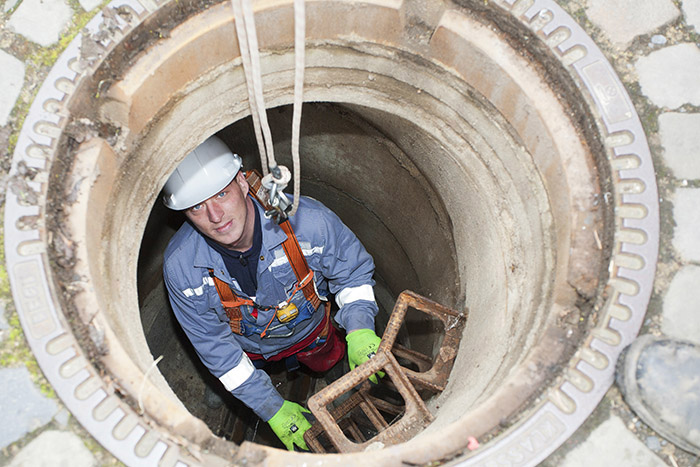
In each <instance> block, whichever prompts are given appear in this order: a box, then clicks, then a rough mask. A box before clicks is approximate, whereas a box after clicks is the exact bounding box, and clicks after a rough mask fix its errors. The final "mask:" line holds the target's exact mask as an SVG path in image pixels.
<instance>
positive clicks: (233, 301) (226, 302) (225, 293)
mask: <svg viewBox="0 0 700 467" xmlns="http://www.w3.org/2000/svg"><path fill="white" fill-rule="evenodd" d="M209 275H210V276H211V277H212V278H213V279H214V286H215V287H216V291H217V292H218V294H219V300H221V304H222V305H223V306H224V311H225V312H226V316H228V324H229V326H230V327H231V331H232V332H233V333H234V334H238V335H242V334H243V331H242V330H241V321H243V314H242V313H241V305H253V301H252V300H246V299H243V298H241V297H239V296H238V295H236V294H234V293H233V291H232V290H231V287H229V286H228V284H227V283H226V282H224V281H222V280H221V279H219V278H218V277H216V276H215V275H214V271H213V270H212V269H210V270H209Z"/></svg>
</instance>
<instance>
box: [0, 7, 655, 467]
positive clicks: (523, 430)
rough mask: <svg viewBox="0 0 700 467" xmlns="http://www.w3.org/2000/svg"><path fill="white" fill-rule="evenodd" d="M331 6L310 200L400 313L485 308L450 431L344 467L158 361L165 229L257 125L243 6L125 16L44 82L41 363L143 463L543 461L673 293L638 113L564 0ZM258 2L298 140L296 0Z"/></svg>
mask: <svg viewBox="0 0 700 467" xmlns="http://www.w3.org/2000/svg"><path fill="white" fill-rule="evenodd" d="M307 3H308V4H307V63H306V66H307V69H306V83H305V100H306V102H307V104H306V106H305V115H304V117H303V119H304V123H303V124H302V127H303V133H302V142H301V145H302V167H303V170H304V177H305V178H304V182H303V183H305V184H306V185H304V186H306V187H307V188H306V190H307V192H308V193H309V194H311V195H313V196H314V197H317V198H320V199H321V200H322V201H324V202H325V203H326V204H328V205H329V206H330V207H331V208H333V209H334V210H335V211H336V212H337V213H338V214H339V215H340V216H341V218H343V219H344V220H346V223H348V224H350V226H351V228H353V229H354V230H356V231H357V233H358V236H360V238H361V239H362V241H363V243H365V245H366V246H367V248H368V250H370V252H371V253H372V254H373V255H374V256H375V258H376V262H377V271H378V274H380V275H381V277H382V279H383V280H382V283H383V286H382V287H383V289H382V292H381V294H379V295H378V296H381V297H384V300H385V301H386V302H387V303H390V302H391V299H392V297H393V298H394V299H395V297H396V295H397V294H398V293H399V292H400V291H401V290H402V289H403V288H415V289H419V290H417V291H418V292H420V293H422V294H423V295H426V296H430V297H431V298H432V299H434V300H436V301H438V302H442V303H445V304H447V305H449V306H451V307H453V308H459V307H464V306H465V305H466V306H468V307H469V309H470V318H469V321H468V322H467V325H466V328H465V334H464V337H463V340H462V345H461V347H460V351H459V354H458V356H457V359H456V362H455V367H454V370H453V373H452V378H451V380H450V382H449V384H448V387H447V388H446V390H445V391H444V392H443V393H442V394H441V395H440V396H439V397H436V398H434V400H431V401H430V403H429V407H430V410H431V412H432V413H433V415H434V416H435V419H436V420H435V422H434V423H433V424H432V425H430V426H429V427H428V428H427V429H426V430H425V431H424V432H422V433H420V434H419V435H418V436H417V437H416V438H415V439H413V440H412V441H411V442H410V443H406V444H402V445H397V446H393V447H389V448H386V449H382V450H379V451H373V452H371V453H356V454H352V455H346V456H345V457H344V458H343V459H339V458H338V457H336V455H312V454H300V453H287V452H285V451H281V450H278V449H273V448H271V447H268V446H263V445H260V444H256V443H250V442H244V443H242V444H241V445H236V444H234V443H230V442H226V441H224V440H222V439H220V438H218V437H216V436H214V435H213V434H212V432H211V431H210V429H209V428H208V427H207V426H206V425H205V424H204V423H203V422H202V421H201V420H199V419H197V418H196V417H194V416H193V415H191V414H190V412H188V410H187V409H186V408H185V405H183V402H182V401H180V400H179V399H178V397H177V396H176V395H175V393H174V392H173V391H172V390H171V389H170V387H169V385H168V382H167V381H166V379H165V378H164V377H163V375H162V374H161V373H160V372H159V371H158V369H157V367H156V366H155V365H154V360H153V357H152V356H151V352H150V351H149V348H148V344H147V342H146V338H145V336H144V331H143V327H142V325H141V318H140V315H139V302H138V299H137V295H138V294H137V282H136V277H137V263H138V258H139V250H140V245H141V242H142V237H143V234H144V229H145V228H146V222H147V219H148V215H147V213H149V212H150V211H151V209H152V207H153V205H154V202H155V201H156V198H157V195H158V192H159V190H160V188H161V187H162V185H163V182H164V181H165V179H166V178H167V176H168V175H169V173H170V171H172V169H173V168H174V167H175V166H176V165H177V163H178V162H179V161H180V160H182V158H183V157H184V156H185V155H186V154H187V152H189V151H190V150H191V149H192V148H193V147H195V146H196V145H197V144H198V143H199V142H201V141H202V140H203V139H204V138H206V137H207V136H209V135H211V134H213V133H215V132H218V131H220V130H222V129H224V128H233V129H234V130H235V129H236V128H241V122H242V121H243V119H244V118H245V117H246V116H247V112H248V107H247V103H246V96H247V92H246V87H245V79H244V75H243V72H242V68H241V66H240V57H239V55H238V54H239V53H238V47H237V44H236V42H235V37H236V35H235V30H234V24H233V19H232V11H231V5H230V3H228V2H216V1H195V0H192V1H178V2H174V1H172V2H162V3H158V2H153V1H151V0H148V1H146V0H142V1H141V2H139V1H137V0H130V1H119V0H115V1H114V2H112V3H111V4H110V5H109V6H108V7H106V8H105V9H104V10H103V12H102V13H100V14H99V15H97V16H96V17H95V18H94V19H93V20H92V21H91V22H90V23H89V25H88V27H87V28H86V30H85V31H84V32H83V34H81V35H80V36H78V37H77V38H76V39H75V40H74V41H73V42H72V43H71V45H70V46H69V47H68V48H67V50H66V51H65V52H64V53H63V55H62V56H61V57H60V59H59V60H58V62H57V64H56V65H55V66H54V68H53V70H52V71H51V73H50V74H49V76H48V78H47V79H46V81H45V82H44V84H43V86H42V88H41V90H40V91H39V94H38V95H37V98H36V100H35V101H34V103H33V105H32V108H31V110H30V113H29V115H28V117H27V119H26V121H25V124H24V126H23V128H22V131H21V133H20V136H19V140H18V143H17V147H16V150H15V154H14V159H13V167H12V172H11V176H12V181H11V183H12V186H13V187H14V188H13V190H12V191H11V192H10V193H8V194H7V200H6V210H5V242H6V256H7V270H8V274H9V276H10V280H11V284H12V290H13V296H14V299H15V303H16V307H17V310H18V313H19V315H20V319H21V322H22V326H23V328H24V329H25V333H26V336H27V339H28V341H29V343H30V345H31V347H32V350H33V351H34V354H35V356H36V358H37V360H38V362H39V364H40V365H41V367H42V369H43V371H44V373H45V374H46V376H47V378H48V380H49V381H50V382H51V384H52V385H53V387H54V389H55V390H56V392H57V393H58V395H59V396H60V397H61V399H62V400H63V401H64V403H65V404H66V406H67V407H68V408H69V409H70V410H71V411H72V413H73V414H74V415H75V416H76V418H77V419H78V420H79V421H80V423H81V424H82V425H83V426H84V427H85V428H86V429H87V430H88V431H89V432H90V433H91V434H92V435H93V436H94V437H95V438H96V439H97V440H98V441H99V442H100V443H102V444H103V445H104V446H105V447H106V448H107V449H109V450H110V451H111V452H112V453H113V454H114V455H115V456H116V457H118V458H119V459H120V460H122V461H123V462H124V463H126V464H128V465H155V464H158V465H164V466H169V465H175V464H176V463H178V462H182V463H185V464H189V465H192V464H205V465H209V464H217V463H229V462H232V461H234V462H241V463H242V462H255V463H262V462H266V463H269V464H290V463H304V462H306V463H309V462H320V463H325V462H336V463H337V462H341V461H342V463H343V464H367V463H372V464H377V463H386V464H389V463H392V464H395V463H399V462H410V463H417V464H423V463H430V462H433V461H447V460H452V461H453V462H459V463H465V464H474V465H501V464H503V465H533V464H536V463H537V462H539V461H540V460H542V459H544V458H545V457H546V456H547V455H548V454H549V453H551V452H552V451H553V450H554V449H555V448H556V447H557V446H559V445H560V444H561V443H562V442H563V441H564V440H566V439H567V438H568V436H570V435H571V434H572V433H573V432H574V431H575V430H576V428H577V427H578V426H579V425H580V424H581V423H582V422H583V421H584V420H585V418H586V417H587V416H588V415H589V414H590V413H591V411H592V410H593V409H594V407H595V406H596V405H597V404H598V402H599V401H600V399H601V398H602V397H603V395H604V394H605V392H606V391H607V389H608V388H609V386H610V384H611V383H612V379H613V373H614V365H615V361H616V359H617V356H618V354H619V352H620V351H621V350H622V348H623V347H624V346H625V345H626V344H628V343H629V342H630V341H631V340H632V339H634V337H635V336H636V334H637V332H638V330H639V327H640V326H641V323H642V320H643V317H644V314H645V311H646V306H647V304H648V300H649V296H650V294H651V289H652V281H653V277H654V272H655V263H656V254H657V249H658V202H657V200H658V197H657V193H656V185H655V178H654V172H653V167H652V163H651V158H650V155H649V149H648V146H647V142H646V138H645V136H644V133H643V131H642V128H641V125H640V122H639V120H638V117H637V115H636V113H635V111H634V107H633V106H632V104H631V102H630V100H629V97H628V96H627V94H626V93H625V90H624V88H623V86H622V84H621V83H620V81H619V80H618V78H617V77H616V75H615V73H614V71H613V69H612V67H611V66H610V65H609V64H608V63H607V61H606V60H605V58H604V57H603V55H602V53H601V52H600V51H599V50H598V48H597V47H596V46H595V44H594V43H593V41H592V40H591V39H590V38H589V37H588V36H586V35H585V34H584V32H583V31H582V30H581V28H580V27H579V26H578V25H577V24H576V23H575V21H574V20H573V19H572V18H571V17H569V16H568V15H567V14H566V13H565V12H564V11H563V10H562V9H561V8H560V7H558V6H557V5H556V3H554V2H553V1H550V0H519V1H508V0H502V1H491V2H483V1H481V0H478V1H476V0H475V1H469V0H462V1H457V0H455V1H453V2H437V1H435V2H432V1H430V2H423V1H412V0H405V1H400V0H367V1H351V0H345V1H330V0H316V1H309V2H307ZM254 7H255V12H256V22H257V29H258V36H259V38H260V42H261V44H260V45H261V60H262V68H263V84H264V88H265V93H266V95H265V98H266V102H267V104H268V106H270V107H271V108H275V109H277V110H276V111H273V112H271V114H274V115H276V117H275V116H272V117H271V121H272V123H273V127H275V125H276V124H279V123H280V122H286V120H285V119H286V115H287V110H286V109H288V107H287V106H288V105H289V104H290V103H291V100H292V83H293V71H294V70H293V63H294V62H293V59H294V56H293V46H292V44H293V34H292V32H293V27H292V24H293V21H292V19H293V15H292V14H293V9H292V2H291V0H290V1H287V0H281V1H258V2H255V5H254ZM236 122H238V123H236ZM284 124H285V125H286V123H284ZM231 125H233V126H231ZM283 126H284V125H281V124H280V125H278V126H277V127H276V128H282V127H283ZM276 131H277V133H278V134H277V135H276V138H277V140H276V141H281V142H284V141H285V138H286V134H285V133H284V131H282V130H276ZM243 143H244V141H243V142H241V145H244V144H243ZM280 144H281V143H280ZM353 222H354V224H353ZM407 283H408V284H410V285H407ZM381 297H380V298H381ZM429 337H430V336H428V338H427V340H425V342H422V341H420V339H417V340H416V342H417V344H416V345H423V346H424V347H427V348H429V347H430V346H431V345H432V343H431V341H430V338H429ZM419 341H420V342H419ZM469 435H472V436H475V437H477V438H479V439H480V440H481V441H483V443H482V447H481V448H480V449H479V450H477V451H474V452H469V451H468V450H467V449H466V444H467V436H469Z"/></svg>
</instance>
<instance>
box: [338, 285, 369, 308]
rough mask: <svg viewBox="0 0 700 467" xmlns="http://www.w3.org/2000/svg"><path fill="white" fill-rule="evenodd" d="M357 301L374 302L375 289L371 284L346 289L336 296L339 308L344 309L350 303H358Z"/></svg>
mask: <svg viewBox="0 0 700 467" xmlns="http://www.w3.org/2000/svg"><path fill="white" fill-rule="evenodd" d="M357 300H368V301H370V302H373V301H375V300H374V289H373V288H372V286H371V285H369V284H364V285H360V286H358V287H346V288H344V289H343V290H341V291H340V292H338V293H337V294H336V296H335V303H337V304H338V307H339V308H343V306H344V305H347V304H348V303H352V302H356V301H357Z"/></svg>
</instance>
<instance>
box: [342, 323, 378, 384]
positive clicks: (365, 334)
mask: <svg viewBox="0 0 700 467" xmlns="http://www.w3.org/2000/svg"><path fill="white" fill-rule="evenodd" d="M345 340H346V341H347V342H348V362H349V363H350V370H354V369H355V367H356V366H357V365H361V364H363V363H365V362H366V361H367V360H369V359H370V358H371V357H373V356H374V355H375V354H376V353H377V349H378V348H379V343H380V342H381V341H382V340H381V339H380V338H379V337H377V335H376V334H375V333H374V331H372V330H371V329H357V330H355V331H352V332H350V333H348V335H347V336H345ZM377 375H379V377H380V378H383V377H384V372H383V371H378V372H377V373H375V374H373V375H372V376H370V377H369V380H370V381H372V382H373V383H374V384H377V383H378V380H377Z"/></svg>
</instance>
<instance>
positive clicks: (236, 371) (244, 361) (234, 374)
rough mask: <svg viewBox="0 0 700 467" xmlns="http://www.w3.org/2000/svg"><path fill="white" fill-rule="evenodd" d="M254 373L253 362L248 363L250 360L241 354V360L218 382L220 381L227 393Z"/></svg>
mask: <svg viewBox="0 0 700 467" xmlns="http://www.w3.org/2000/svg"><path fill="white" fill-rule="evenodd" d="M254 371H255V367H254V366H253V362H251V361H250V358H248V356H247V355H246V354H243V358H241V361H240V362H239V363H238V365H236V366H235V367H233V368H232V369H230V370H229V371H227V372H226V373H225V374H224V375H223V376H221V378H219V381H221V383H222V384H223V385H224V387H225V388H226V390H227V391H233V390H234V389H236V388H237V387H238V386H240V385H241V384H243V383H245V382H246V381H247V380H248V378H250V375H252V374H253V372H254Z"/></svg>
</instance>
